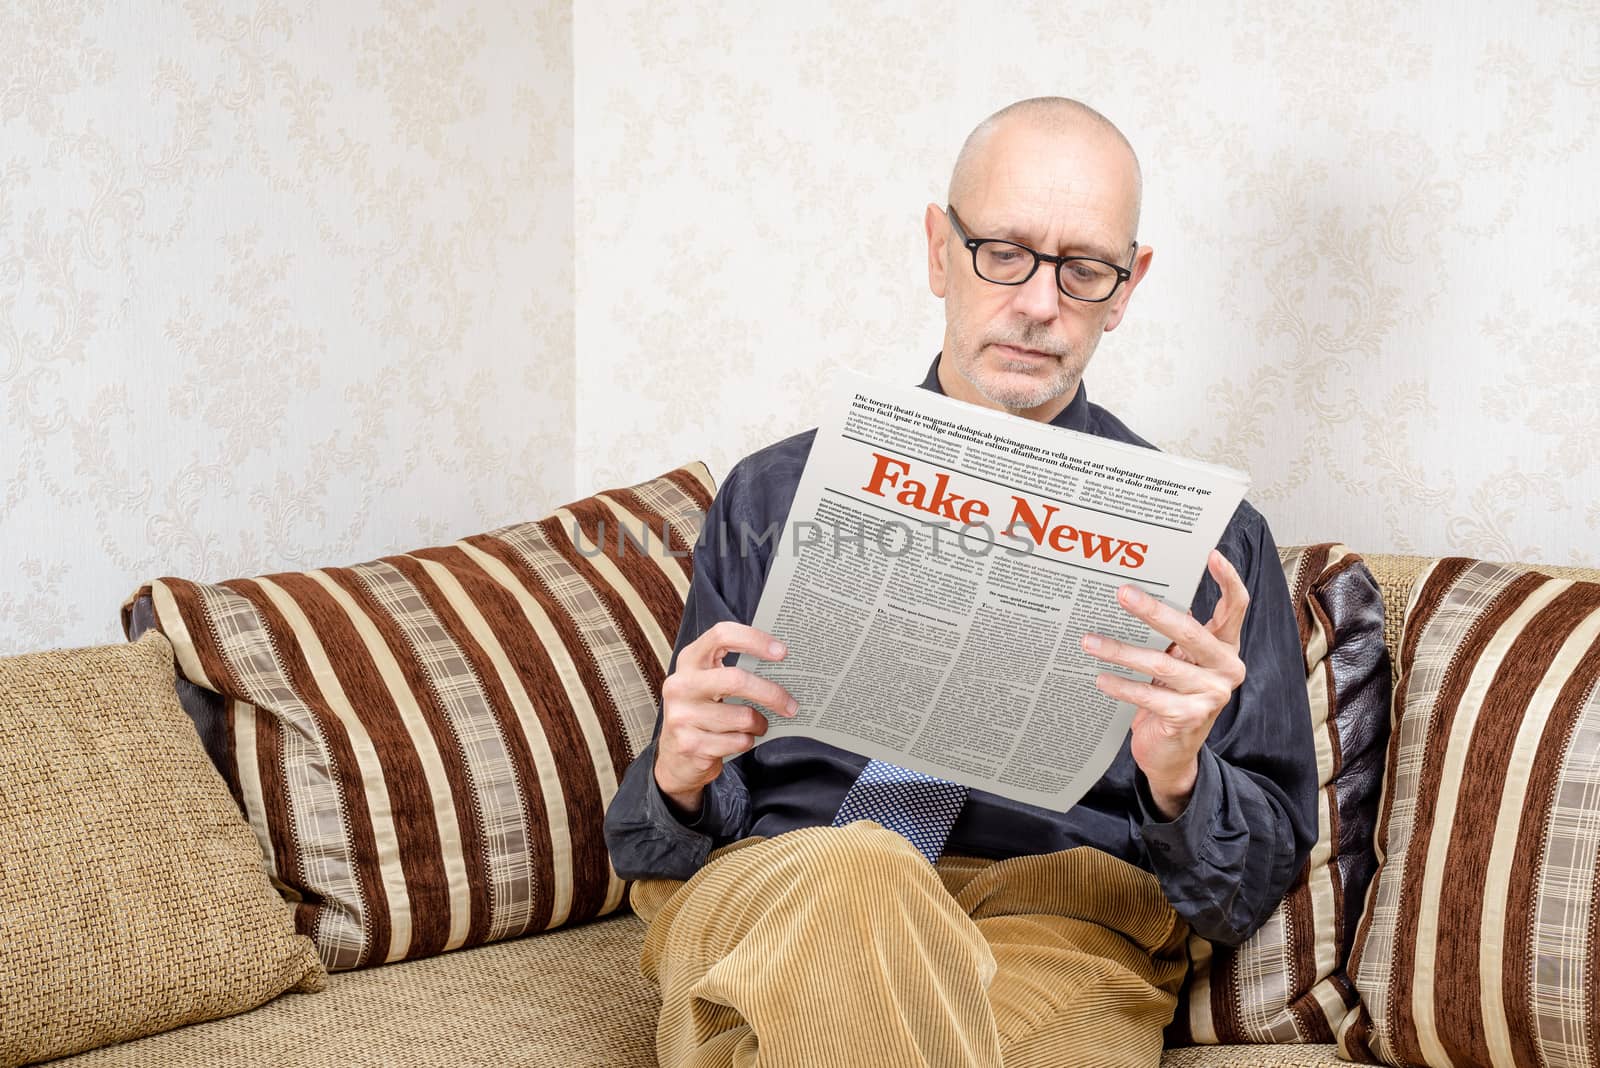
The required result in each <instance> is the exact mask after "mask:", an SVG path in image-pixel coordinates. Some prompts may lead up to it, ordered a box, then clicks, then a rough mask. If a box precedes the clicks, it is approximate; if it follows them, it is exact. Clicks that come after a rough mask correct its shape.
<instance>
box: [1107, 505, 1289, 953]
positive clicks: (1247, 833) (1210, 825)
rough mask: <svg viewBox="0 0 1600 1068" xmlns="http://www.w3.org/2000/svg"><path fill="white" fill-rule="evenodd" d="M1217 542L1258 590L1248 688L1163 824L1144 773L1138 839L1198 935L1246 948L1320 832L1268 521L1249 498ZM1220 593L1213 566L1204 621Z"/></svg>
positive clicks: (1204, 593)
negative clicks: (1179, 806)
mask: <svg viewBox="0 0 1600 1068" xmlns="http://www.w3.org/2000/svg"><path fill="white" fill-rule="evenodd" d="M1240 510H1241V512H1240V514H1239V515H1236V516H1235V521H1234V522H1233V523H1232V524H1230V526H1229V529H1228V531H1227V533H1225V534H1224V537H1223V542H1222V544H1221V545H1219V546H1218V549H1219V550H1220V551H1221V552H1222V554H1223V555H1224V556H1226V557H1227V558H1228V560H1229V561H1230V562H1231V563H1232V564H1233V565H1234V567H1235V568H1236V569H1237V570H1238V572H1239V575H1240V577H1241V578H1243V580H1244V583H1245V588H1246V589H1247V590H1248V591H1249V594H1250V607H1249V610H1248V611H1247V613H1246V615H1245V621H1244V626H1243V628H1242V630H1241V632H1240V646H1239V647H1240V656H1241V658H1242V659H1243V660H1244V663H1245V680H1244V683H1243V684H1242V685H1241V686H1240V687H1239V688H1238V689H1237V690H1235V691H1234V694H1233V697H1232V699H1231V700H1230V701H1229V703H1228V705H1227V706H1225V707H1224V708H1223V710H1222V712H1221V714H1220V715H1219V716H1218V717H1217V721H1216V723H1215V724H1214V725H1213V727H1212V730H1211V735H1210V737H1209V738H1208V739H1207V742H1206V744H1205V745H1204V746H1203V747H1202V748H1201V750H1200V754H1199V775H1198V778H1197V779H1196V780H1195V787H1194V793H1193V794H1192V795H1191V796H1190V798H1189V804H1188V807H1187V808H1185V809H1184V811H1183V812H1182V813H1181V814H1180V815H1179V816H1178V817H1177V818H1176V819H1174V820H1171V821H1167V820H1163V819H1162V818H1161V816H1160V814H1159V810H1158V809H1157V808H1156V806H1155V801H1154V799H1153V797H1152V795H1151V793H1150V784H1149V782H1148V780H1147V779H1146V778H1145V776H1144V772H1143V771H1138V772H1136V773H1135V776H1134V781H1135V792H1136V794H1137V796H1138V803H1139V818H1140V824H1139V828H1138V836H1139V837H1140V838H1141V839H1142V841H1143V843H1144V848H1145V850H1146V852H1147V854H1148V856H1149V862H1150V869H1151V870H1152V871H1154V872H1155V874H1156V876H1157V878H1159V879H1160V880H1161V885H1162V888H1163V889H1164V890H1165V891H1166V894H1167V899H1168V900H1169V901H1171V902H1172V906H1173V908H1175V909H1176V910H1177V912H1178V914H1179V915H1181V916H1182V917H1183V918H1184V919H1186V920H1187V921H1188V922H1189V924H1190V926H1191V927H1192V928H1193V929H1194V930H1195V931H1196V932H1197V933H1198V934H1200V935H1201V936H1203V937H1205V938H1207V939H1209V940H1211V941H1213V942H1219V943H1222V944H1224V945H1238V944H1239V943H1241V942H1243V941H1244V940H1245V939H1246V938H1248V937H1249V936H1250V935H1251V934H1252V933H1254V931H1255V930H1256V929H1257V928H1258V927H1260V926H1261V925H1262V924H1263V923H1264V922H1266V919H1267V917H1268V916H1270V915H1271V913H1272V910H1273V909H1274V908H1276V907H1277V905H1278V903H1279V902H1280V901H1281V900H1282V899H1283V895H1284V894H1285V892H1287V890H1288V889H1289V885H1290V884H1291V883H1292V882H1293V881H1294V878H1295V876H1297V875H1298V874H1299V873H1300V870H1301V868H1302V867H1304V865H1305V862H1306V858H1307V857H1308V856H1309V855H1310V851H1311V846H1312V843H1313V842H1314V841H1315V838H1316V791H1317V769H1316V756H1315V751H1314V748H1313V741H1312V737H1311V712H1310V707H1309V704H1308V700H1307V696H1306V679H1305V669H1304V657H1303V654H1302V652H1301V648H1300V633H1299V627H1298V625H1297V624H1296V623H1295V616H1294V607H1293V605H1291V604H1290V601H1289V588H1288V583H1287V581H1286V580H1285V578H1284V575H1283V568H1282V566H1281V565H1280V564H1279V561H1278V551H1277V546H1276V544H1275V543H1274V542H1273V538H1272V532H1271V531H1270V530H1269V529H1268V528H1267V523H1266V520H1264V519H1263V518H1261V516H1260V515H1259V514H1258V513H1256V512H1255V510H1254V509H1253V508H1251V507H1250V505H1248V504H1241V505H1240ZM1218 597H1219V592H1218V590H1217V586H1216V583H1215V581H1214V580H1212V578H1211V576H1210V574H1209V573H1207V575H1206V577H1205V578H1204V580H1202V582H1201V587H1200V590H1199V591H1198V592H1197V593H1196V596H1195V601H1194V607H1193V612H1194V616H1195V618H1196V619H1201V620H1205V619H1209V618H1211V613H1212V611H1213V610H1214V609H1215V607H1216V603H1217V600H1218Z"/></svg>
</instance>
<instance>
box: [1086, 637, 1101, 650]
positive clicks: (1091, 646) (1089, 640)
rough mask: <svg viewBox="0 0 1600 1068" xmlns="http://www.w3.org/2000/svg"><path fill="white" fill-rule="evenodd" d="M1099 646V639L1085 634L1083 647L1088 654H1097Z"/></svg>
mask: <svg viewBox="0 0 1600 1068" xmlns="http://www.w3.org/2000/svg"><path fill="white" fill-rule="evenodd" d="M1100 645H1101V642H1100V639H1099V638H1097V637H1095V636H1094V635H1093V634H1085V635H1084V636H1083V647H1084V649H1086V650H1088V651H1089V652H1091V653H1098V652H1099V651H1100Z"/></svg>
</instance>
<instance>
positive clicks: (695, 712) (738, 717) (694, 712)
mask: <svg viewBox="0 0 1600 1068" xmlns="http://www.w3.org/2000/svg"><path fill="white" fill-rule="evenodd" d="M685 719H686V721H687V722H688V724H689V725H690V726H691V727H693V728H694V729H695V730H697V731H701V732H703V733H705V734H754V735H757V736H760V735H763V734H766V733H767V717H766V716H765V715H763V714H762V712H761V710H760V709H758V708H751V707H750V706H749V705H738V704H725V703H723V702H721V701H699V702H696V703H695V704H693V705H691V706H689V708H688V709H687V710H686V711H685Z"/></svg>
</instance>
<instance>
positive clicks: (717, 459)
mask: <svg viewBox="0 0 1600 1068" xmlns="http://www.w3.org/2000/svg"><path fill="white" fill-rule="evenodd" d="M1039 94H1064V95H1069V96H1077V97H1080V98H1082V99H1084V100H1086V101H1088V102H1089V103H1091V104H1093V105H1095V106H1096V107H1098V108H1100V109H1101V110H1102V111H1104V112H1105V113H1106V114H1108V115H1109V116H1110V117H1111V118H1112V119H1113V120H1115V121H1116V122H1117V123H1118V124H1119V125H1120V126H1121V127H1122V128H1123V130H1124V131H1125V132H1126V133H1127V134H1128V136H1129V138H1130V139H1131V140H1132V141H1133V143H1134V145H1135V146H1136V147H1137V148H1138V150H1139V152H1140V155H1141V158H1142V160H1143V163H1144V169H1145V177H1146V190H1145V207H1144V220H1143V223H1142V226H1141V233H1140V239H1141V241H1143V242H1145V243H1147V244H1150V245H1152V246H1154V247H1155V249H1156V257H1155V264H1154V268H1153V271H1152V273H1151V275H1150V277H1149V278H1148V279H1147V280H1146V282H1145V283H1144V285H1143V286H1142V287H1141V288H1140V290H1139V293H1138V294H1137V295H1136V297H1135V299H1134V301H1133V303H1132V305H1131V307H1130V310H1129V314H1128V318H1127V320H1126V321H1125V322H1124V324H1123V325H1122V327H1121V328H1120V329H1118V330H1117V331H1115V332H1114V333H1112V334H1111V335H1108V336H1107V338H1106V339H1105V340H1104V342H1103V343H1102V344H1101V346H1100V349H1099V352H1098V353H1097V355H1096V356H1095V359H1094V362H1093V364H1092V365H1091V366H1090V369H1089V373H1088V377H1087V381H1088V385H1089V389H1090V393H1091V396H1092V397H1093V398H1094V399H1095V400H1096V401H1098V402H1100V403H1103V404H1105V405H1107V406H1108V407H1110V408H1111V409H1112V410H1113V411H1115V412H1117V413H1118V414H1119V415H1121V416H1122V417H1123V418H1124V419H1125V420H1126V421H1127V422H1128V423H1129V424H1130V425H1131V426H1133V427H1134V429H1136V430H1138V431H1139V432H1140V433H1142V434H1144V435H1145V436H1146V437H1149V438H1151V439H1152V440H1154V441H1156V442H1157V443H1159V444H1160V445H1161V446H1162V447H1164V448H1168V449H1173V450H1177V451H1180V452H1184V453H1188V454H1191V455H1195V456H1200V457H1203V458H1208V459H1214V460H1218V461H1222V462H1226V463H1230V464H1233V465H1236V466H1239V467H1242V468H1244V469H1246V470H1248V471H1249V472H1250V474H1251V476H1252V479H1253V486H1252V489H1251V493H1250V496H1251V499H1252V500H1253V501H1255V503H1256V504H1257V505H1258V506H1259V507H1260V508H1261V509H1262V510H1263V511H1264V512H1265V513H1266V514H1267V516H1268V518H1269V519H1270V520H1271V522H1272V524H1273V528H1274V531H1275V533H1276V534H1277V536H1278V540H1279V541H1280V542H1281V543H1285V544H1287V543H1292V542H1303V541H1318V540H1326V539H1339V540H1343V541H1346V542H1347V543H1349V544H1350V545H1352V546H1354V547H1355V548H1357V549H1358V550H1363V551H1369V552H1382V551H1399V552H1417V553H1444V552H1453V553H1466V554H1470V555H1479V556H1487V557H1495V558H1500V559H1518V560H1539V561H1547V562H1555V563H1574V562H1576V563H1589V564H1600V462H1597V460H1596V453H1597V448H1596V446H1595V445H1594V442H1595V441H1597V440H1600V199H1597V198H1596V197H1595V196H1594V195H1593V193H1592V187H1593V185H1594V183H1595V179H1596V176H1597V175H1600V0H1530V2H1529V3H1527V4H1523V5H1519V6H1517V7H1515V8H1510V7H1507V6H1506V5H1503V4H1491V3H1487V2H1483V0H1469V2H1466V3H1451V4H1445V3H1443V2H1430V3H1421V4H1409V5H1394V4H1380V3H1364V2H1357V3H1353V4H1347V5H1342V6H1333V7H1329V6H1327V5H1322V4H1311V3H1296V4H1286V5H1275V6H1262V5H1240V4H1224V3H1198V4H1187V5H1177V4H1157V3H1154V2H1153V0H1129V2H1119V3H1096V2H1088V3H1082V4H1075V5H1069V6H1065V7H1064V6H1062V5H1060V4H1047V3H1042V2H1032V3H1005V4H986V5H975V4H962V3H954V2H949V0H922V2H919V3H916V4H911V3H905V2H903V0H884V2H882V3H875V4H844V3H837V2H833V0H825V2H818V3H813V4H804V5H797V4H779V3H773V2H766V0H761V2H755V3H749V4H728V3H720V2H712V0H674V2H672V3H647V2H644V0H637V2H636V0H591V2H583V3H554V2H552V3H544V2H539V3H533V4H513V3H503V2H501V3H488V4H485V3H475V2H470V0H469V2H467V3H462V4H446V3H442V2H438V0H433V2H430V0H356V2H353V3H347V4H337V5H327V4H324V5H313V4H309V3H303V2H299V0H295V2H288V0H283V2H271V0H184V2H179V0H160V2H155V3H148V4H141V5H132V6H130V5H119V4H111V3H108V2H105V0H98V2H97V0H75V2H74V0H60V2H39V0H32V2H26V3H12V4H8V5H5V6H3V7H0V130H3V136H0V566H3V571H0V575H3V577H0V653H6V652H16V651H23V650H27V649H33V648H42V647H48V646H55V645H68V644H87V643H91V642H97V641H109V640H116V638H117V637H118V631H117V627H116V616H117V607H118V605H119V604H120V603H121V600H122V598H123V597H124V596H126V595H127V593H129V592H130V591H131V590H132V589H133V588H134V587H135V586H136V585H137V584H138V583H139V582H141V581H144V580H146V579H148V578H151V577H154V576H157V575H167V574H177V575H184V576H189V577H200V578H224V577H228V576H231V575H236V574H251V573H259V572H263V571H268V570H273V569H281V568H291V567H308V566H316V565H319V564H326V563H338V562H350V561H354V560H360V559H365V558H370V557H372V556H374V555H378V554H380V553H383V552H388V551H393V550H400V549H407V548H413V547H416V546H418V545H421V544H426V543H431V542H436V541H442V540H447V539H450V538H453V537H456V536H459V535H462V534H467V533H472V532H476V531H479V530H484V529H488V528H490V527H492V526H495V525H499V524H502V523H506V522H511V521H514V520H516V519H521V518H527V517H529V516H531V515H537V514H542V513H543V512H544V511H546V510H547V509H548V508H549V507H550V506H552V505H554V504H557V503H560V502H562V501H565V500H568V499H570V498H571V497H573V496H576V495H578V494H580V493H585V492H588V491H590V490H593V489H597V488H601V487H603V486H607V485H617V484H623V483H627V482H631V481H635V480H637V479H640V478H644V477H648V476H651V475H654V474H658V473H659V472H661V471H663V470H666V469H668V468H670V467H672V466H675V465H677V464H679V463H681V462H683V461H685V460H688V459H703V460H705V461H706V462H708V463H709V464H710V465H711V467H712V470H713V473H714V474H715V475H716V476H717V477H718V478H719V479H720V478H722V477H723V476H725V475H726V473H727V471H728V468H729V467H730V466H731V465H732V464H733V463H734V462H735V461H736V460H737V459H738V458H739V457H741V456H743V455H745V454H746V453H748V452H750V451H752V450H754V449H756V448H759V447H760V446H762V445H765V444H767V443H769V442H771V441H774V440H777V439H778V438H780V437H783V436H786V435H788V434H790V433H793V432H795V431H797V430H800V429H802V428H804V427H807V426H811V425H814V424H815V422H816V420H817V418H818V417H819V415H820V414H821V413H820V404H821V397H822V386H823V383H824V381H825V380H826V376H827V373H828V372H829V371H830V370H831V369H833V368H835V367H841V366H850V367H856V368H858V369H860V370H863V371H866V372H868V373H870V374H875V375H878V376H881V377H884V378H889V379H895V380H901V381H917V380H920V378H921V377H922V375H923V373H924V371H925V369H926V366H927V364H928V361H929V360H930V359H931V358H932V356H933V354H934V352H935V351H937V349H938V347H939V344H940V338H941V334H942V324H943V315H942V309H941V308H940V307H939V304H938V302H937V301H936V300H935V299H934V298H933V297H932V296H931V295H930V294H929V292H928V289H927V280H926V270H925V267H924V257H925V250H924V243H923V236H922V228H921V219H922V211H923V208H924V206H925V205H926V204H927V203H929V202H930V201H933V202H938V203H942V202H943V197H944V187H945V184H946V181H947V180H948V176H949V169H950V166H951V164H952V162H953V161H954V158H955V153H956V150H957V149H958V148H959V146H960V143H961V140H962V138H963V137H964V136H965V135H966V133H967V131H968V130H969V129H970V128H971V127H972V126H973V125H974V124H975V123H976V122H977V121H978V120H980V119H981V118H983V117H984V116H985V115H987V114H988V113H989V112H991V111H993V110H995V109H996V108H998V107H1000V106H1001V105H1003V104H1005V103H1008V102H1009V101H1011V100H1015V99H1018V98H1021V97H1024V96H1033V95H1039Z"/></svg>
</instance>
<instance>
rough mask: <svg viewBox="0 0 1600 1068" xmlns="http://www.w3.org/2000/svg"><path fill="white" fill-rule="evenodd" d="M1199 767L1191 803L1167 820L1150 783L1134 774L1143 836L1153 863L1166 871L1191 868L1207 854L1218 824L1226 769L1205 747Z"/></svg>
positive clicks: (1200, 756) (1134, 785)
mask: <svg viewBox="0 0 1600 1068" xmlns="http://www.w3.org/2000/svg"><path fill="white" fill-rule="evenodd" d="M1196 761H1197V763H1198V766H1199V770H1198V773H1197V774H1196V776H1195V780H1194V792H1193V793H1191V794H1190V795H1189V804H1188V805H1187V806H1186V807H1185V808H1184V810H1183V811H1182V812H1181V813H1179V814H1178V818H1177V819H1174V820H1167V819H1163V818H1162V816H1161V811H1160V809H1158V808H1157V807H1156V802H1155V797H1154V796H1153V795H1152V794H1151V793H1150V781H1149V780H1148V779H1146V778H1145V775H1144V772H1143V771H1142V770H1135V771H1134V775H1133V787H1134V795H1135V796H1136V797H1137V798H1138V799H1139V814H1140V816H1141V817H1142V822H1141V824H1140V826H1139V836H1140V837H1141V838H1142V839H1143V840H1144V845H1145V849H1146V850H1147V851H1148V852H1149V854H1150V859H1151V861H1152V862H1154V863H1155V864H1157V865H1158V866H1160V867H1163V868H1188V867H1191V866H1193V865H1194V864H1195V863H1197V862H1198V861H1199V860H1200V859H1201V857H1202V856H1203V855H1204V848H1205V845H1206V843H1207V842H1208V841H1209V840H1210V838H1211V834H1212V830H1213V828H1214V827H1215V824H1216V814H1217V806H1218V804H1219V803H1220V800H1221V794H1222V769H1221V768H1220V767H1218V766H1217V757H1216V755H1215V754H1214V753H1212V752H1211V749H1210V747H1208V746H1204V745H1202V746H1201V747H1200V752H1199V753H1198V754H1197V755H1196Z"/></svg>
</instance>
